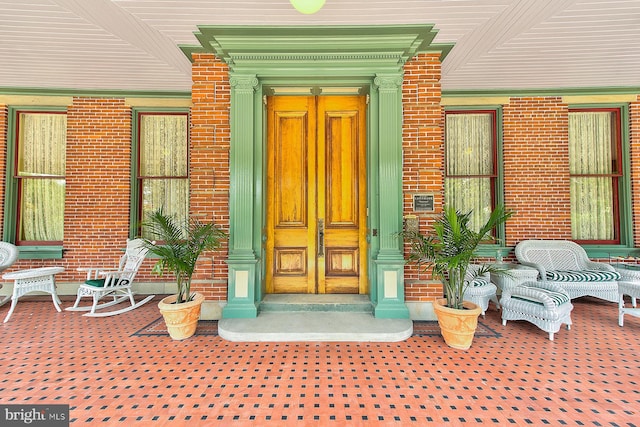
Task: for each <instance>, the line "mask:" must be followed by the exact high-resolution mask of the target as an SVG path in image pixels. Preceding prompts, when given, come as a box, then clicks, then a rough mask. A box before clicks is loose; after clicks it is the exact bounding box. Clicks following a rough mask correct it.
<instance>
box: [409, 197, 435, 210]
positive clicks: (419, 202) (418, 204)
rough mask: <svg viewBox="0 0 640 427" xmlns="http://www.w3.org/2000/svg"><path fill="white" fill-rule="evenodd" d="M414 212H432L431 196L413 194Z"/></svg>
mask: <svg viewBox="0 0 640 427" xmlns="http://www.w3.org/2000/svg"><path fill="white" fill-rule="evenodd" d="M413 210H414V212H433V194H414V195H413Z"/></svg>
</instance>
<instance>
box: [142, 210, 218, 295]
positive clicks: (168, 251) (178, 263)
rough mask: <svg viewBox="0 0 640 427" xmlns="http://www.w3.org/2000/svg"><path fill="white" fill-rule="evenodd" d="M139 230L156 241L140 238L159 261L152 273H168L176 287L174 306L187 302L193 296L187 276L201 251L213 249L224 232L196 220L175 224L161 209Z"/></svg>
mask: <svg viewBox="0 0 640 427" xmlns="http://www.w3.org/2000/svg"><path fill="white" fill-rule="evenodd" d="M143 227H145V229H146V230H147V231H148V232H149V233H150V235H151V236H153V237H154V238H155V239H157V242H156V241H152V240H149V239H143V241H144V245H145V246H146V247H147V248H148V249H149V252H150V253H152V254H154V255H156V256H157V257H158V258H159V259H158V262H157V263H156V264H155V266H154V267H153V270H152V271H153V272H154V273H156V274H159V275H162V274H163V273H164V272H165V271H170V272H172V273H173V274H174V276H175V278H176V282H177V284H178V298H177V301H176V303H178V304H179V303H182V302H186V301H190V300H191V299H192V297H193V295H192V294H191V277H192V276H193V273H194V271H195V269H196V264H197V262H198V258H199V257H200V255H201V254H202V253H203V252H206V251H214V250H217V249H218V248H219V247H220V245H221V243H222V240H224V239H225V238H226V236H227V235H226V233H225V232H224V231H222V230H221V229H220V228H218V227H217V226H216V225H214V224H213V223H203V222H201V221H200V220H198V219H194V218H191V219H189V220H188V221H185V222H181V221H178V220H177V219H176V218H175V217H174V216H171V215H169V214H166V213H165V212H164V210H163V209H162V208H160V209H158V210H156V211H154V212H151V213H150V214H149V215H148V217H147V220H146V221H145V222H144V224H143Z"/></svg>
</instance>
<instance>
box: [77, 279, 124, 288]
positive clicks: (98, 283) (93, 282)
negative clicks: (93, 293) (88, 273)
mask: <svg viewBox="0 0 640 427" xmlns="http://www.w3.org/2000/svg"><path fill="white" fill-rule="evenodd" d="M104 282H105V279H91V280H86V281H85V282H84V283H86V284H87V285H90V286H94V287H96V288H104ZM128 284H129V281H128V280H127V279H120V280H119V281H118V282H117V283H116V284H114V283H112V284H111V286H126V285H128Z"/></svg>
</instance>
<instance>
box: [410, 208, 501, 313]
mask: <svg viewBox="0 0 640 427" xmlns="http://www.w3.org/2000/svg"><path fill="white" fill-rule="evenodd" d="M512 215H513V213H512V212H510V211H506V210H505V209H504V207H502V206H498V207H496V209H495V210H494V211H493V212H491V215H490V216H489V219H488V220H487V222H486V223H485V224H484V225H483V226H482V227H481V228H480V230H479V231H475V230H473V229H471V228H470V226H469V223H470V221H471V212H468V213H461V212H459V211H456V210H455V209H454V208H452V207H445V208H444V211H443V213H442V215H441V216H440V217H439V218H438V219H437V220H436V221H435V222H434V223H433V225H432V228H433V230H432V233H430V234H428V235H423V234H420V233H418V232H404V233H402V235H403V237H405V239H406V240H407V241H408V242H409V244H410V251H409V255H408V259H409V261H410V262H415V263H417V264H418V265H421V266H423V267H425V268H427V269H428V268H430V269H431V272H432V275H433V276H434V278H436V279H438V280H441V281H442V283H443V286H444V290H445V295H446V296H447V306H449V307H452V308H460V309H461V308H462V302H463V295H464V292H465V290H466V288H467V286H469V283H470V281H469V280H468V279H467V280H465V278H466V277H467V270H468V268H469V264H471V261H472V260H473V257H474V255H475V251H476V249H477V248H478V245H480V244H481V243H482V242H485V241H487V242H488V241H491V240H492V239H493V238H492V236H491V232H492V230H494V229H495V228H496V227H497V226H498V225H500V224H502V223H504V222H505V221H507V220H508V219H509V218H510V217H511V216H512ZM494 269H495V268H494V267H492V266H490V265H485V266H483V267H482V268H481V269H480V270H479V271H477V272H476V273H475V276H476V277H477V276H480V275H482V274H485V273H487V272H489V271H492V270H494Z"/></svg>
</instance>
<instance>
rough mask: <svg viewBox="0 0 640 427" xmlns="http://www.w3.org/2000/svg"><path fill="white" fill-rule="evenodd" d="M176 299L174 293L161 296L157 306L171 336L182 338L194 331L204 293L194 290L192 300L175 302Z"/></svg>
mask: <svg viewBox="0 0 640 427" xmlns="http://www.w3.org/2000/svg"><path fill="white" fill-rule="evenodd" d="M176 299H177V296H176V295H170V296H168V297H166V298H163V299H162V300H161V301H160V302H159V303H158V308H159V309H160V313H162V317H163V318H164V322H165V324H166V325H167V331H169V335H170V336H171V338H173V339H174V340H183V339H185V338H189V337H190V336H192V335H193V334H195V333H196V327H197V326H198V320H199V319H200V308H201V307H202V303H203V302H204V295H202V294H199V293H197V292H196V293H195V296H194V298H193V300H192V301H189V302H185V303H182V304H175V301H176Z"/></svg>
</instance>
